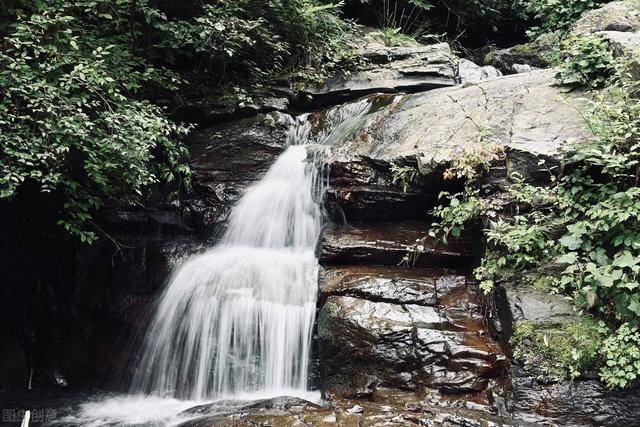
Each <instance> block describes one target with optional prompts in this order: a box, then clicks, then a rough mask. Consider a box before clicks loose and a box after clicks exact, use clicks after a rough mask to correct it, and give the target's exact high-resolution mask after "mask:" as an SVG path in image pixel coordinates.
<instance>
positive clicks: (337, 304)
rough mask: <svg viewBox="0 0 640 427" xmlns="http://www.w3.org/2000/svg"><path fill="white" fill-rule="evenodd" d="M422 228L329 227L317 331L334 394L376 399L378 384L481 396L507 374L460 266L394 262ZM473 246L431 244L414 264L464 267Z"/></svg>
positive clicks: (379, 225)
mask: <svg viewBox="0 0 640 427" xmlns="http://www.w3.org/2000/svg"><path fill="white" fill-rule="evenodd" d="M425 234H426V224H424V223H415V222H408V223H404V224H388V223H365V224H355V225H350V226H346V227H339V228H331V229H328V230H326V231H325V232H324V233H323V236H322V239H321V240H322V245H321V257H320V262H321V264H323V265H324V266H325V267H324V268H323V269H322V270H321V272H320V299H319V301H320V302H319V304H320V305H321V310H320V313H319V315H318V326H317V330H318V338H319V348H320V366H321V367H322V368H321V369H322V370H323V390H324V391H325V392H326V393H327V394H328V395H331V396H342V397H363V396H370V395H371V393H373V392H374V391H375V390H377V389H378V388H380V387H392V388H398V389H405V390H421V389H423V388H425V387H427V388H431V389H434V390H438V391H439V392H441V393H444V394H451V393H454V394H460V393H479V392H482V391H484V390H486V389H487V387H489V385H490V384H493V382H494V381H493V380H496V379H498V378H501V375H502V371H503V370H504V368H505V366H506V358H505V357H504V356H503V355H502V352H501V350H500V348H499V346H498V344H497V342H495V341H493V340H492V339H491V338H490V337H489V336H488V332H487V331H486V329H485V327H484V325H483V321H482V315H481V311H480V307H479V305H478V300H477V298H476V295H475V292H474V291H473V287H472V286H471V285H470V284H469V283H468V281H467V278H466V275H465V272H464V270H460V271H454V270H442V269H429V268H416V267H412V268H408V267H404V268H403V267H399V266H398V263H399V262H400V261H401V260H402V258H403V257H404V256H405V255H406V253H407V250H408V247H409V246H411V245H413V244H414V243H415V240H416V238H419V237H423V236H424V235H425ZM470 247H472V245H466V244H465V242H464V240H461V241H458V242H455V243H454V244H452V245H451V246H449V247H437V246H436V245H435V244H433V242H431V243H429V242H427V243H425V244H423V248H422V249H421V250H420V251H419V257H418V258H417V260H416V261H415V264H416V265H419V266H427V265H430V266H433V265H438V266H440V267H442V266H446V265H448V266H457V267H461V266H463V265H464V266H467V267H468V266H470V265H471V264H472V260H473V258H472V256H471V255H470V253H469V248H470ZM372 264H374V265H372ZM375 264H377V266H376V265H375Z"/></svg>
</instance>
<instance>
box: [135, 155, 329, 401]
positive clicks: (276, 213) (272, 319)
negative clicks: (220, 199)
mask: <svg viewBox="0 0 640 427" xmlns="http://www.w3.org/2000/svg"><path fill="white" fill-rule="evenodd" d="M307 148H308V147H307V146H303V145H295V146H291V147H289V148H288V149H287V150H286V152H285V153H284V154H283V155H282V156H281V157H280V158H279V160H278V161H277V162H276V163H275V164H274V165H273V167H272V168H271V169H270V171H269V172H268V173H267V176H266V177H265V178H264V179H263V180H262V181H261V182H259V183H258V184H256V185H255V186H254V187H253V188H251V189H250V190H249V191H248V192H247V193H246V194H245V196H244V197H243V198H242V200H241V201H240V203H239V204H238V205H237V206H236V208H235V210H234V211H233V213H232V215H231V219H230V225H229V229H228V231H227V233H226V235H225V236H224V237H223V239H222V242H221V244H220V245H219V246H217V247H215V248H213V249H212V250H210V251H208V252H206V253H204V254H202V255H198V256H195V257H193V258H191V259H189V260H187V261H186V262H185V263H184V264H183V265H182V266H181V267H180V268H179V269H178V270H177V271H176V272H175V274H174V276H173V278H172V279H171V281H170V284H169V286H168V287H167V289H166V290H165V292H164V294H163V295H162V298H161V300H160V304H159V306H158V310H157V312H156V315H155V318H154V320H153V322H152V325H151V328H150V330H149V331H148V332H147V336H146V338H145V346H144V353H143V357H142V361H141V365H140V368H139V371H138V373H137V375H136V377H135V379H134V381H133V383H132V385H131V391H134V392H140V391H142V392H153V393H158V394H171V395H174V396H177V397H181V398H191V399H203V398H207V397H214V396H225V395H235V394H238V393H251V392H258V391H260V392H268V393H272V394H274V395H278V394H286V393H287V391H290V390H292V389H293V390H306V389H307V366H308V360H309V350H310V343H311V332H312V329H313V321H314V316H315V306H316V288H317V274H318V262H317V259H316V257H315V254H314V249H315V245H316V241H317V238H318V234H319V232H320V228H321V221H322V214H321V209H320V204H319V202H318V201H317V196H318V194H319V192H321V182H322V177H321V176H320V175H319V174H320V169H319V168H317V167H315V165H313V164H310V163H309V162H308V155H307Z"/></svg>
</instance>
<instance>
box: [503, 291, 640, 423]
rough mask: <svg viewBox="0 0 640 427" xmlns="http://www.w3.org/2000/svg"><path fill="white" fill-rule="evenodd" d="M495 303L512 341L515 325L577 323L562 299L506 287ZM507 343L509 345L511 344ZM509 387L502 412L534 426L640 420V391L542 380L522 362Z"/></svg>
mask: <svg viewBox="0 0 640 427" xmlns="http://www.w3.org/2000/svg"><path fill="white" fill-rule="evenodd" d="M496 305H497V306H499V307H500V308H502V309H503V310H502V312H501V314H500V315H499V317H500V319H499V320H500V322H501V329H502V331H503V332H504V333H505V334H506V335H507V336H506V337H505V339H504V341H505V342H506V343H508V342H509V336H510V335H511V333H512V331H513V329H514V327H515V325H517V324H518V323H519V322H523V321H527V322H532V323H534V324H536V325H540V326H541V327H542V326H543V325H546V324H549V323H557V322H579V319H577V318H576V313H575V311H574V310H573V307H572V306H571V305H570V304H569V303H568V302H567V301H566V300H565V299H564V298H562V297H561V296H559V295H550V294H548V293H543V292H541V291H538V290H535V289H529V288H515V287H514V288H508V289H506V290H504V289H503V290H502V292H500V293H498V297H497V299H496ZM507 345H508V344H507ZM509 378H510V382H511V387H510V389H509V392H508V393H507V395H506V400H505V404H504V405H503V406H502V409H501V411H500V412H501V413H503V414H505V415H508V416H510V417H514V418H516V419H519V420H523V421H526V422H531V423H541V424H544V425H562V426H586V425H589V426H590V425H594V426H595V425H597V426H621V425H635V424H637V420H638V417H639V416H640V398H639V396H640V395H639V394H638V393H639V392H640V390H639V389H637V388H636V389H629V390H620V391H611V390H607V389H606V388H605V387H604V386H603V385H602V384H601V383H600V382H599V381H598V380H594V379H589V378H578V379H575V380H573V381H567V380H565V381H549V380H544V381H542V380H538V379H536V377H535V376H534V375H533V374H532V373H531V372H530V371H528V370H526V369H525V368H524V367H523V366H521V365H520V363H519V361H518V360H515V361H513V363H512V364H511V368H510V374H509Z"/></svg>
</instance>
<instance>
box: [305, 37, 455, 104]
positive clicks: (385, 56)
mask: <svg viewBox="0 0 640 427" xmlns="http://www.w3.org/2000/svg"><path fill="white" fill-rule="evenodd" d="M363 40H364V42H363V43H362V44H361V46H359V47H358V49H357V51H356V53H355V54H356V55H357V56H358V58H360V60H361V61H362V65H360V66H358V67H357V69H356V70H355V71H353V72H351V73H349V74H347V75H338V76H334V77H332V78H329V79H328V80H327V81H326V82H325V83H324V84H323V85H322V86H320V87H316V88H308V89H307V90H306V92H304V93H303V94H302V95H301V97H306V99H305V101H304V102H303V105H304V106H305V108H318V107H322V106H327V105H335V104H337V103H339V102H344V101H348V100H351V99H355V98H358V97H361V96H364V95H368V94H372V93H402V92H421V91H427V90H431V89H434V88H439V87H444V86H453V85H455V84H456V77H457V76H456V71H457V62H458V60H457V58H456V56H455V55H453V53H452V52H451V48H450V47H449V45H448V44H446V43H439V44H434V45H421V44H419V43H415V42H414V43H411V44H409V45H403V46H386V45H385V44H384V43H381V42H380V41H378V40H376V39H375V38H374V37H371V36H365V37H364V38H363Z"/></svg>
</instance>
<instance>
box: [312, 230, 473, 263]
mask: <svg viewBox="0 0 640 427" xmlns="http://www.w3.org/2000/svg"><path fill="white" fill-rule="evenodd" d="M428 230H429V224H428V223H423V222H416V221H407V222H397V223H386V222H383V223H372V224H366V223H365V224H363V223H352V224H349V225H348V226H344V227H327V228H326V229H325V230H324V231H323V233H322V248H321V252H320V262H321V263H324V264H347V265H349V264H362V263H364V264H381V265H399V264H401V263H402V262H403V259H404V257H405V256H406V255H407V252H408V251H409V250H410V249H413V247H414V246H415V245H416V241H417V240H419V239H421V238H423V237H424V236H425V235H426V234H427V231H428ZM474 249H475V248H474V244H473V241H472V239H470V238H467V239H463V238H461V239H455V240H453V241H451V242H450V243H449V244H448V245H446V246H445V245H441V244H440V245H438V244H436V243H435V242H432V241H428V242H426V243H424V244H422V245H421V249H420V250H415V251H414V254H415V255H417V259H416V260H414V261H413V262H412V265H414V266H418V267H458V268H465V267H468V266H469V265H472V264H473V261H474V255H475V253H476V252H474Z"/></svg>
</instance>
